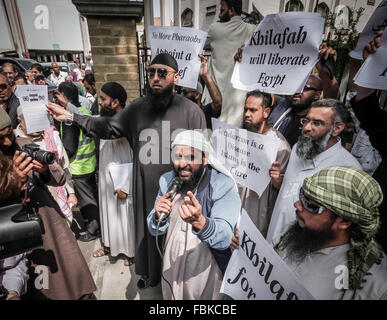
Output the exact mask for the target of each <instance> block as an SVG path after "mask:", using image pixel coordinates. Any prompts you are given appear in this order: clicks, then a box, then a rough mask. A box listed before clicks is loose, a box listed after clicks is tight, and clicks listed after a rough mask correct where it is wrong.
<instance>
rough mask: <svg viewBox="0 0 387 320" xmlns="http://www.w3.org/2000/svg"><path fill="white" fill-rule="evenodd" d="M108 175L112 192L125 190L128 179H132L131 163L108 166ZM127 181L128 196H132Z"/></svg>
mask: <svg viewBox="0 0 387 320" xmlns="http://www.w3.org/2000/svg"><path fill="white" fill-rule="evenodd" d="M109 171H110V175H111V177H112V180H113V186H114V190H117V189H125V190H126V189H127V184H128V181H129V177H132V171H133V163H123V164H111V165H110V166H109ZM130 182H131V181H129V195H131V194H132V192H131V190H132V188H131V187H130V185H131V183H130Z"/></svg>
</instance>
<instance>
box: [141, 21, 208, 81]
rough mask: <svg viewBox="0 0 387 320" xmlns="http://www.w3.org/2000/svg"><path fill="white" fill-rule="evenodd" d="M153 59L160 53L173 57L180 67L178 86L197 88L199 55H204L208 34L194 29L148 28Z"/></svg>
mask: <svg viewBox="0 0 387 320" xmlns="http://www.w3.org/2000/svg"><path fill="white" fill-rule="evenodd" d="M148 37H149V43H150V46H151V51H152V59H153V58H154V57H155V56H156V55H158V54H159V53H162V52H166V53H169V54H170V55H172V56H173V57H174V58H175V59H176V61H177V64H178V66H179V81H178V83H177V84H178V85H179V86H183V87H188V88H194V89H196V87H197V81H198V77H199V71H200V58H199V57H198V54H199V53H202V51H203V47H204V43H205V42H206V38H207V32H204V31H201V30H198V29H194V28H178V27H157V26H149V27H148Z"/></svg>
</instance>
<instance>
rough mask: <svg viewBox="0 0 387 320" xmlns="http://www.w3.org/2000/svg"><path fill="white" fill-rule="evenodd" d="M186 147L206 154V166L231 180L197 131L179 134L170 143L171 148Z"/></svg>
mask: <svg viewBox="0 0 387 320" xmlns="http://www.w3.org/2000/svg"><path fill="white" fill-rule="evenodd" d="M177 145H179V146H188V147H192V148H195V149H197V150H200V151H202V152H204V153H207V154H208V164H209V165H210V166H211V167H213V168H214V169H216V170H217V171H219V172H221V173H223V174H224V175H226V176H228V177H230V178H232V179H234V178H233V176H232V175H231V173H230V171H228V170H227V168H226V167H225V166H224V165H223V164H222V163H221V162H220V161H219V160H218V159H216V158H215V155H214V149H213V148H212V146H211V144H210V142H209V141H207V139H206V138H205V137H204V135H203V134H202V133H201V132H199V131H194V130H185V131H183V132H180V133H179V134H178V135H177V136H176V138H175V140H174V141H173V142H172V148H173V147H175V146H177Z"/></svg>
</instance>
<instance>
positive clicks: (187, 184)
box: [173, 165, 204, 193]
mask: <svg viewBox="0 0 387 320" xmlns="http://www.w3.org/2000/svg"><path fill="white" fill-rule="evenodd" d="M173 170H174V171H175V175H176V176H179V172H180V171H181V170H183V169H181V168H179V169H178V170H176V169H175V167H173ZM203 171H204V165H201V166H200V168H199V169H198V170H197V171H196V172H194V173H193V174H192V176H191V178H189V179H188V180H183V183H182V185H181V189H180V191H181V192H182V193H187V192H188V191H192V192H193V190H194V189H195V188H196V187H197V185H198V183H199V180H200V178H201V176H202V174H203Z"/></svg>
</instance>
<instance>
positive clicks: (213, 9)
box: [206, 5, 216, 16]
mask: <svg viewBox="0 0 387 320" xmlns="http://www.w3.org/2000/svg"><path fill="white" fill-rule="evenodd" d="M206 9H207V11H206V16H213V15H215V13H216V5H215V6H210V7H207V8H206Z"/></svg>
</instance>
